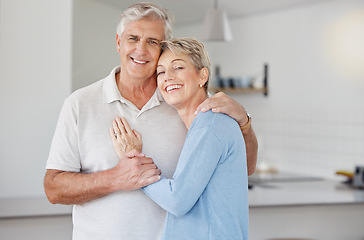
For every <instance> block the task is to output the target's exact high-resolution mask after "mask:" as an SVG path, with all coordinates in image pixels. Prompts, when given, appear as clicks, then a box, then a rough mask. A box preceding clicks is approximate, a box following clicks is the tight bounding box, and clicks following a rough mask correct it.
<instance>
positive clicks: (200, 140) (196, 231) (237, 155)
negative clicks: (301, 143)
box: [143, 111, 249, 240]
mask: <svg viewBox="0 0 364 240" xmlns="http://www.w3.org/2000/svg"><path fill="white" fill-rule="evenodd" d="M143 190H144V191H145V193H146V194H147V195H148V196H149V197H150V198H151V199H152V200H153V201H155V202H156V203H157V204H158V205H159V206H161V207H162V208H164V209H165V210H167V211H168V213H167V218H166V222H165V226H164V233H163V237H162V239H166V240H178V239H181V240H186V239H188V240H191V239H192V240H198V239H201V240H212V239H216V240H222V239H224V240H229V239H234V240H235V239H239V240H242V239H248V223H249V209H248V178H247V165H246V150H245V143H244V139H243V136H242V134H241V131H240V128H239V126H238V124H237V123H236V121H235V120H233V119H232V118H230V117H228V116H227V115H225V114H221V113H213V112H211V111H208V112H206V113H201V112H200V113H199V114H198V115H197V116H196V118H195V120H194V121H193V123H192V125H191V127H190V129H189V131H188V133H187V138H186V141H185V144H184V147H183V150H182V153H181V155H180V158H179V160H178V165H177V168H176V171H175V173H174V175H173V178H172V179H166V178H162V179H161V180H160V181H158V182H156V183H154V184H151V185H149V186H147V187H144V188H143Z"/></svg>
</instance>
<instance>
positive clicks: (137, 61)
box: [133, 58, 147, 64]
mask: <svg viewBox="0 0 364 240" xmlns="http://www.w3.org/2000/svg"><path fill="white" fill-rule="evenodd" d="M133 61H134V62H136V63H143V64H144V63H147V61H139V60H136V59H134V58H133Z"/></svg>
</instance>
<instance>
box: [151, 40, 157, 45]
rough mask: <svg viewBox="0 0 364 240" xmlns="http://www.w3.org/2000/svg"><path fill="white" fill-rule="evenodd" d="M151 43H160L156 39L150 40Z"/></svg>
mask: <svg viewBox="0 0 364 240" xmlns="http://www.w3.org/2000/svg"><path fill="white" fill-rule="evenodd" d="M149 43H150V44H155V45H159V42H158V41H156V40H150V41H149Z"/></svg>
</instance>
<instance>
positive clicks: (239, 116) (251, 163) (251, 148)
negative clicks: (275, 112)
mask: <svg viewBox="0 0 364 240" xmlns="http://www.w3.org/2000/svg"><path fill="white" fill-rule="evenodd" d="M208 110H212V111H213V112H221V113H225V114H227V115H229V116H230V117H232V118H234V119H235V120H236V121H237V122H238V124H239V126H240V127H243V126H245V124H246V123H247V122H248V116H247V114H246V111H245V109H244V107H243V106H241V105H240V104H239V103H238V102H236V101H235V100H233V99H232V98H230V97H229V96H227V95H226V94H225V93H222V92H218V93H216V94H215V95H213V96H212V97H210V98H208V99H206V100H205V101H204V102H203V103H201V104H200V106H198V108H197V110H196V114H197V113H198V112H199V111H202V112H206V111H208ZM242 132H243V136H244V140H245V146H246V157H247V167H248V176H250V175H252V174H253V173H254V172H255V168H256V164H257V157H258V141H257V137H256V136H255V133H254V130H253V128H252V126H250V127H249V128H248V129H246V130H244V131H242Z"/></svg>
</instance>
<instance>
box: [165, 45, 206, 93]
mask: <svg viewBox="0 0 364 240" xmlns="http://www.w3.org/2000/svg"><path fill="white" fill-rule="evenodd" d="M166 50H170V51H171V52H172V53H173V54H175V55H182V54H186V55H187V56H188V58H189V59H190V61H191V63H192V65H193V66H194V67H195V69H196V71H197V72H198V71H200V70H201V69H202V68H206V69H207V71H208V77H207V81H206V83H205V85H204V88H205V91H206V93H207V87H208V83H209V79H210V76H211V63H210V59H209V56H208V54H207V51H206V48H205V46H204V45H203V43H202V42H200V41H198V40H196V39H194V38H175V39H172V40H166V41H163V42H162V53H163V52H164V51H166Z"/></svg>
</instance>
